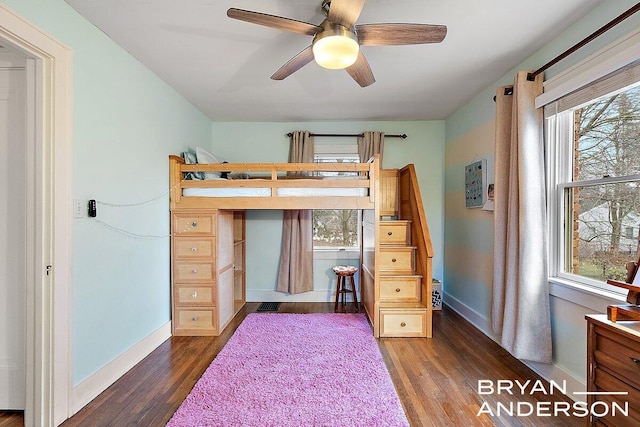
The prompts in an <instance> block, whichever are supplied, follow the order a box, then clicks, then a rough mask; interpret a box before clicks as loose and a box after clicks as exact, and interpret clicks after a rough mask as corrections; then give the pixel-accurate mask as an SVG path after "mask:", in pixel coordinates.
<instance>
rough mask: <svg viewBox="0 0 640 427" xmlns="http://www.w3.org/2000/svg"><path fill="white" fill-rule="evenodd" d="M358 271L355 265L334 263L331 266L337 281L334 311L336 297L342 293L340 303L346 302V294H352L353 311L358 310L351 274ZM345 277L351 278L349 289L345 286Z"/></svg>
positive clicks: (335, 309) (354, 283) (336, 307)
mask: <svg viewBox="0 0 640 427" xmlns="http://www.w3.org/2000/svg"><path fill="white" fill-rule="evenodd" d="M357 271H358V268H357V267H353V266H350V265H336V266H335V267H333V272H334V273H336V276H337V277H338V281H337V282H336V305H335V307H334V311H338V298H340V295H342V305H345V304H346V299H347V298H346V294H348V293H351V294H352V295H353V304H354V307H355V311H360V310H359V307H358V295H357V294H356V282H355V280H354V278H353V276H354V275H355V274H356V272H357ZM347 278H349V279H350V280H351V289H349V288H347V286H346V285H347V283H346V281H347Z"/></svg>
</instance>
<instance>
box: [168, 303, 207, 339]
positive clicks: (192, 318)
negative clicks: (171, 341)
mask: <svg viewBox="0 0 640 427" xmlns="http://www.w3.org/2000/svg"><path fill="white" fill-rule="evenodd" d="M217 317H218V315H217V310H216V308H215V307H212V308H207V309H204V308H203V309H201V310H199V309H191V308H190V309H181V308H177V309H176V310H175V317H174V319H173V322H174V326H173V327H174V335H216V334H217V331H218V325H217V322H216V319H217Z"/></svg>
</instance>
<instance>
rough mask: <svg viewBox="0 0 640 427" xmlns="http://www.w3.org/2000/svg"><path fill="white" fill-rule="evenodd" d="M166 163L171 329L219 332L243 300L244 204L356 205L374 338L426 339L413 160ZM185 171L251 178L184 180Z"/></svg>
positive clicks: (420, 216)
mask: <svg viewBox="0 0 640 427" xmlns="http://www.w3.org/2000/svg"><path fill="white" fill-rule="evenodd" d="M169 164H170V169H169V177H170V190H169V197H170V208H171V253H172V255H171V286H172V295H173V298H172V319H173V321H172V323H173V334H174V335H219V334H220V333H221V332H222V330H223V329H224V328H225V327H226V325H227V324H228V323H229V322H230V321H231V319H232V318H233V316H234V315H235V313H237V312H238V311H239V310H240V308H242V306H243V305H244V302H245V273H244V270H245V268H244V267H245V256H244V254H245V224H244V211H245V210H252V209H278V210H286V209H361V210H363V212H364V214H363V243H362V244H363V247H362V263H361V283H360V292H361V298H362V299H361V301H362V306H363V307H364V309H365V312H366V314H367V316H368V318H369V321H370V322H371V325H372V328H373V334H374V336H375V337H431V332H432V306H431V281H432V276H431V273H432V258H433V249H432V246H431V237H430V235H429V229H428V226H427V222H426V218H425V216H424V210H423V208H422V199H421V197H420V190H419V188H418V184H417V178H416V175H415V169H414V167H413V165H407V166H405V167H404V168H402V169H400V170H398V169H381V165H380V159H379V157H378V156H375V157H374V158H373V161H372V162H370V163H224V164H195V165H194V164H185V162H184V159H183V158H182V157H178V156H170V157H169ZM193 172H208V173H211V172H218V173H219V172H227V173H231V174H241V175H243V176H245V177H247V176H248V177H249V178H248V179H206V180H193V179H185V177H186V176H187V175H188V174H190V173H193ZM336 172H338V173H344V174H343V175H338V174H335V173H336ZM292 173H293V174H292ZM327 173H334V174H333V175H334V176H331V174H328V175H329V176H322V175H323V174H327ZM300 190H301V191H300ZM292 191H293V193H292ZM391 219H397V221H392V220H391Z"/></svg>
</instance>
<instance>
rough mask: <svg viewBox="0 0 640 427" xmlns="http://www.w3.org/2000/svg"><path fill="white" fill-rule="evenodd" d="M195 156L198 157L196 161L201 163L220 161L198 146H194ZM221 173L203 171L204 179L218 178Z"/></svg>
mask: <svg viewBox="0 0 640 427" xmlns="http://www.w3.org/2000/svg"><path fill="white" fill-rule="evenodd" d="M196 158H197V159H198V163H202V164H211V163H222V162H221V161H220V160H218V159H217V158H216V156H214V155H213V154H211V153H210V152H208V151H207V150H205V149H203V148H200V147H196ZM221 175H222V172H205V173H204V179H217V178H220V176H221Z"/></svg>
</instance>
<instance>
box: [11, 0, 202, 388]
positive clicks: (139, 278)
mask: <svg viewBox="0 0 640 427" xmlns="http://www.w3.org/2000/svg"><path fill="white" fill-rule="evenodd" d="M4 3H5V4H6V5H7V6H9V7H10V8H12V9H13V10H15V11H16V12H17V13H19V14H21V15H22V16H24V17H25V18H26V19H27V20H29V21H31V22H33V23H34V24H35V25H38V26H39V27H40V28H42V29H43V30H44V31H45V32H47V33H49V34H50V35H51V36H53V37H54V38H56V39H58V40H60V41H61V42H62V43H64V44H66V45H67V46H69V47H70V48H71V50H72V51H73V133H74V137H73V171H72V175H73V197H74V199H81V200H88V199H96V200H98V201H104V202H109V203H115V204H132V203H139V202H142V201H147V200H150V199H154V198H156V197H158V199H157V200H155V201H153V202H151V203H148V204H144V205H141V206H136V207H120V208H116V207H108V206H104V205H98V217H97V220H100V221H104V223H106V224H108V225H105V224H103V223H100V222H98V221H96V220H93V219H88V218H83V219H76V220H74V222H73V266H72V268H73V281H72V317H73V318H72V334H73V337H72V346H73V356H72V357H73V367H72V371H73V383H74V385H76V384H78V383H79V382H81V381H82V380H84V379H85V378H87V377H88V376H89V375H91V374H92V373H94V372H95V371H96V370H98V369H100V368H101V367H103V366H104V365H105V364H107V363H108V362H110V361H111V360H113V359H114V358H115V357H117V356H118V355H120V354H121V353H123V352H124V351H126V350H127V349H129V348H130V347H131V346H133V345H134V344H136V343H137V342H139V341H140V340H141V339H143V338H144V337H145V336H147V335H149V334H150V333H152V332H153V331H155V330H156V329H158V328H159V327H160V326H162V325H163V324H165V323H166V322H168V321H169V320H170V291H169V239H168V234H169V207H168V196H167V194H166V192H167V190H168V167H167V165H168V161H167V156H168V155H169V154H175V153H178V152H180V150H182V148H183V147H184V146H186V145H187V144H188V143H190V144H200V145H208V144H210V141H211V121H210V120H209V119H208V118H206V117H205V116H204V115H203V114H201V113H200V112H199V111H198V110H197V109H196V108H194V107H193V106H192V105H191V104H189V103H187V102H186V101H185V100H184V99H183V98H182V97H181V96H179V95H178V94H177V93H176V92H175V91H174V90H172V89H171V88H169V87H168V86H167V85H166V84H165V83H164V82H162V81H161V80H160V79H159V78H158V77H157V76H155V75H154V74H153V73H151V72H150V71H149V70H148V69H146V68H145V67H144V66H142V65H141V64H140V63H139V62H138V61H136V60H135V59H134V58H132V57H131V56H130V55H129V54H128V53H127V52H125V51H124V50H123V49H122V48H120V47H118V46H117V45H116V44H114V43H113V42H112V41H111V40H110V39H109V38H108V37H107V36H106V35H105V34H104V33H102V32H101V31H99V30H98V29H96V28H95V27H94V26H93V25H92V24H90V23H88V22H87V21H86V20H85V19H84V18H82V17H81V16H79V15H78V14H77V13H76V12H75V11H74V10H73V9H72V8H71V7H69V6H68V5H67V4H66V3H65V2H64V1H62V0H39V1H38V0H4ZM109 226H114V227H117V228H119V229H122V230H124V231H126V232H130V233H135V234H141V235H152V236H164V237H158V238H141V237H132V236H128V235H125V234H122V233H121V232H117V231H114V230H112V229H111V228H110V227H109Z"/></svg>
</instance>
